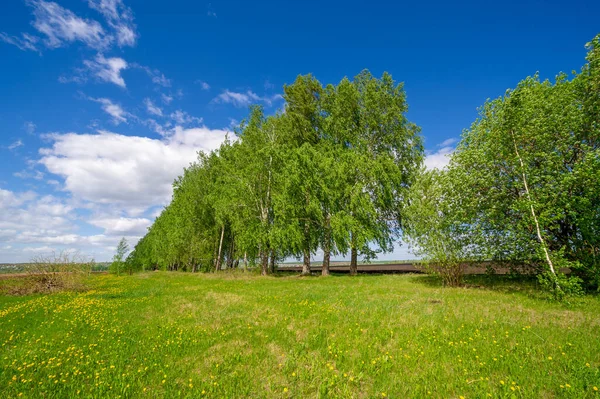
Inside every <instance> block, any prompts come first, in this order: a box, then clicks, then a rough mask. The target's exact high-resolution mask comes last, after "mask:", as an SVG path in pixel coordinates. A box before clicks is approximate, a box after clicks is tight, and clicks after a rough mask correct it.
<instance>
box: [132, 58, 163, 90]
mask: <svg viewBox="0 0 600 399" xmlns="http://www.w3.org/2000/svg"><path fill="white" fill-rule="evenodd" d="M131 66H132V67H133V68H138V69H141V70H142V71H144V72H146V74H147V75H148V76H149V77H150V79H152V83H154V84H156V85H159V86H163V87H171V80H170V79H167V77H166V76H165V75H164V74H163V73H162V72H161V71H159V70H158V69H152V68H150V67H147V66H145V65H140V64H137V63H132V64H131Z"/></svg>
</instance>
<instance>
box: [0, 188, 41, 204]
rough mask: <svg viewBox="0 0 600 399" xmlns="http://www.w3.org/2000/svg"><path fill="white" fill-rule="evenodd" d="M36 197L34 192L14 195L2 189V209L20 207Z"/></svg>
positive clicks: (0, 197)
mask: <svg viewBox="0 0 600 399" xmlns="http://www.w3.org/2000/svg"><path fill="white" fill-rule="evenodd" d="M35 197H37V195H36V194H35V193H34V192H32V191H26V192H23V193H14V192H12V191H9V190H3V189H1V188H0V208H2V209H5V208H11V207H15V206H20V205H22V204H23V203H25V202H27V201H31V200H33V199H34V198H35Z"/></svg>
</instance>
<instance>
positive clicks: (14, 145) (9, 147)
mask: <svg viewBox="0 0 600 399" xmlns="http://www.w3.org/2000/svg"><path fill="white" fill-rule="evenodd" d="M23 145H24V144H23V142H22V141H21V140H20V139H19V140H17V141H15V142H14V143H12V144H11V145H9V146H8V149H9V150H11V151H12V150H14V149H17V148H19V147H22V146H23Z"/></svg>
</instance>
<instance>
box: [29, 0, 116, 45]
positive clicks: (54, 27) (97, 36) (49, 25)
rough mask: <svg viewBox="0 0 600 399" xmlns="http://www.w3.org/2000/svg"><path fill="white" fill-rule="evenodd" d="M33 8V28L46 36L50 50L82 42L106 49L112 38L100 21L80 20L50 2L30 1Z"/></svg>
mask: <svg viewBox="0 0 600 399" xmlns="http://www.w3.org/2000/svg"><path fill="white" fill-rule="evenodd" d="M28 4H29V5H30V6H31V7H33V16H34V21H33V22H32V25H33V27H34V28H35V29H36V30H37V31H38V32H39V33H41V34H43V35H45V36H46V38H45V39H44V44H45V45H46V46H47V47H49V48H56V47H62V46H64V45H65V44H66V43H71V42H75V41H80V42H82V43H84V44H86V45H87V46H88V47H91V48H94V49H105V48H107V47H108V45H109V44H110V42H111V40H112V38H111V37H110V35H108V34H107V33H106V31H105V30H104V29H103V28H102V25H100V23H99V22H98V21H94V20H90V19H84V18H80V17H78V16H77V15H75V14H74V13H73V12H72V11H70V10H67V9H66V8H63V7H61V6H60V5H58V4H56V3H54V2H50V1H29V2H28Z"/></svg>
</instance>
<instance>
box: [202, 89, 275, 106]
mask: <svg viewBox="0 0 600 399" xmlns="http://www.w3.org/2000/svg"><path fill="white" fill-rule="evenodd" d="M282 99H283V97H282V96H281V95H280V94H275V95H273V96H263V97H261V96H259V95H258V94H256V93H254V92H253V91H251V90H248V91H246V92H245V93H238V92H234V91H230V90H225V91H223V92H222V93H221V94H219V95H218V96H217V97H215V98H214V99H213V100H212V102H214V103H221V104H233V105H234V106H236V107H245V106H248V105H250V104H252V103H259V102H262V103H264V104H266V105H268V106H271V105H272V104H273V102H275V101H278V100H282Z"/></svg>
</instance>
